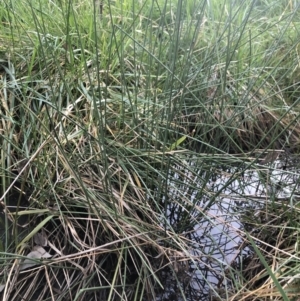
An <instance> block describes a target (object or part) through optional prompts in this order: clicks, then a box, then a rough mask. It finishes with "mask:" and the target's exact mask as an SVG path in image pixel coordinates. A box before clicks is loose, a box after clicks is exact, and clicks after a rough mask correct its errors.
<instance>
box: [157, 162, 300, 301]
mask: <svg viewBox="0 0 300 301" xmlns="http://www.w3.org/2000/svg"><path fill="white" fill-rule="evenodd" d="M293 165H294V164H292V165H291V166H287V164H286V163H284V162H280V161H276V162H274V163H272V165H269V166H259V168H257V167H256V168H255V169H254V168H249V169H247V168H245V166H243V168H244V169H245V170H244V171H243V170H242V168H235V167H232V168H230V169H227V170H226V169H217V168H216V169H215V173H214V176H213V177H212V178H211V179H208V180H205V176H206V173H205V172H199V174H198V175H192V174H191V173H189V172H187V173H186V174H187V175H188V176H187V177H186V178H185V179H183V177H182V172H181V171H178V174H175V175H174V177H173V179H172V180H171V181H170V186H171V187H172V189H170V191H169V194H168V196H167V198H166V200H165V202H166V211H165V213H166V215H167V217H168V225H166V228H167V230H172V229H173V231H174V232H176V233H177V234H182V235H184V236H185V237H186V239H187V243H186V244H187V245H186V246H187V249H188V250H189V254H190V257H191V259H190V260H189V262H188V264H187V263H183V262H181V264H182V266H183V268H182V269H183V271H182V273H181V275H179V276H178V274H179V273H178V268H176V271H174V270H175V269H174V268H173V273H172V271H170V273H169V274H168V276H167V277H168V278H167V281H166V284H165V288H166V289H165V291H164V292H163V293H162V294H161V295H160V296H159V297H158V298H157V300H184V298H181V297H180V296H182V295H184V296H185V298H187V299H186V300H201V301H202V300H203V301H204V300H205V301H206V300H220V298H221V297H222V298H224V299H226V298H228V297H229V296H230V292H231V291H232V290H233V288H234V285H233V279H235V278H236V277H235V275H236V274H237V273H238V271H236V267H238V266H240V265H241V262H243V260H244V259H245V258H246V257H247V256H249V254H250V253H251V248H250V247H249V246H247V243H246V241H245V236H244V235H243V230H244V224H243V223H242V221H241V216H242V215H243V216H247V215H249V214H252V215H255V214H256V212H257V211H258V209H259V208H262V207H263V206H265V204H266V201H269V202H282V201H285V202H289V203H290V204H291V205H292V204H293V199H294V198H295V197H297V191H299V183H298V176H297V175H298V172H297V170H296V168H294V167H293ZM179 179H180V181H179ZM183 183H184V184H183ZM212 200H213V201H212ZM185 208H189V211H190V214H189V213H188V212H187V211H186V210H185ZM251 212H252V213H251ZM252 218H253V216H252ZM184 219H186V220H187V219H188V220H187V221H189V222H184ZM191 225H192V228H191ZM177 260H178V259H177ZM174 261H176V259H175V258H174ZM179 261H180V260H179ZM171 270H172V269H171ZM175 272H176V273H177V274H176V273H175ZM182 274H184V276H182ZM176 275H177V276H176ZM179 278H180V279H179ZM182 279H184V280H182ZM179 283H180V284H179Z"/></svg>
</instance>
